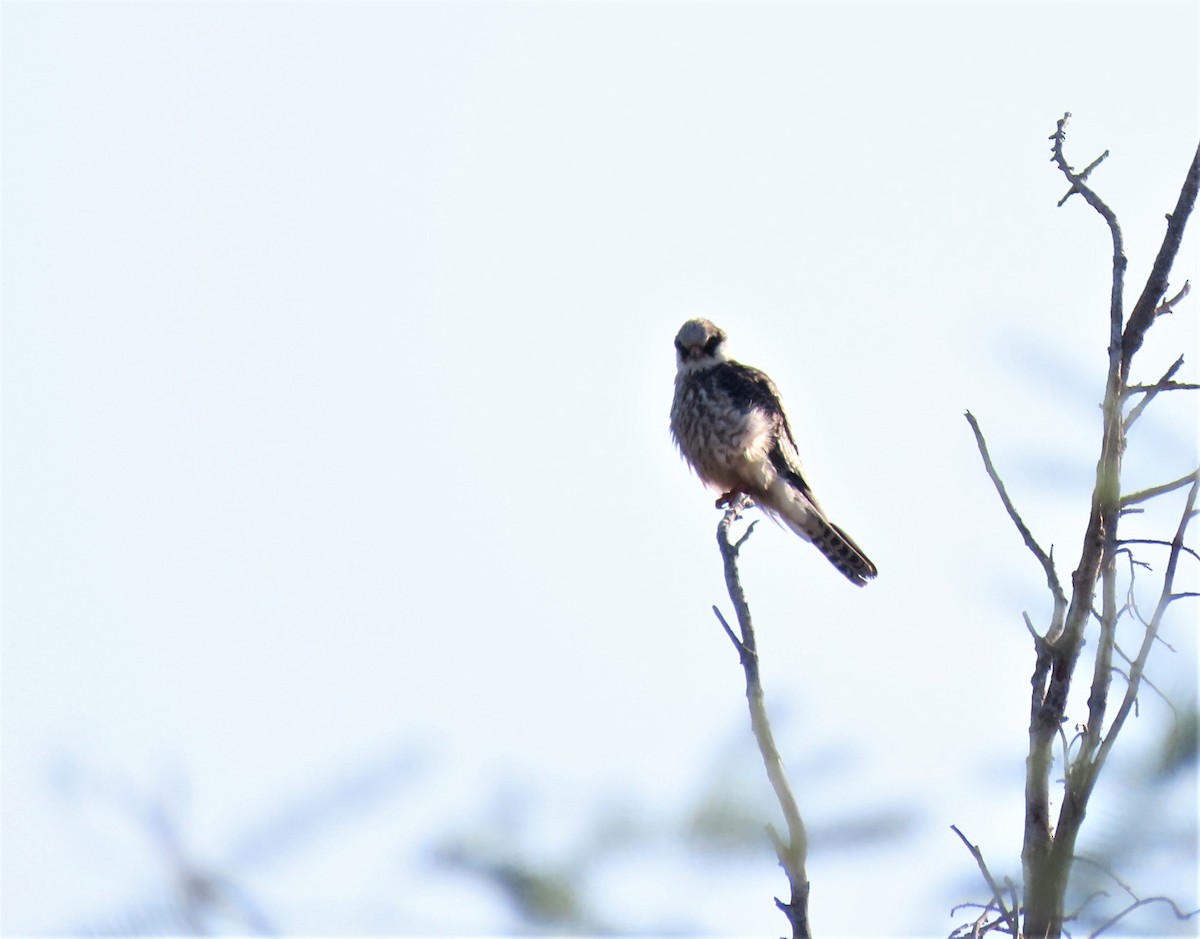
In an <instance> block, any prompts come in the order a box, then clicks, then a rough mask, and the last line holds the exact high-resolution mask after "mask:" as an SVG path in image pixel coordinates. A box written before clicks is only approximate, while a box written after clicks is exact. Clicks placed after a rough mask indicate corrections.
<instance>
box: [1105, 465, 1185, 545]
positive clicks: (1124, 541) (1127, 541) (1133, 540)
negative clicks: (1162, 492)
mask: <svg viewBox="0 0 1200 939" xmlns="http://www.w3.org/2000/svg"><path fill="white" fill-rule="evenodd" d="M1195 478H1196V477H1195V476H1193V477H1192V480H1195ZM1120 543H1121V544H1123V545H1125V544H1156V545H1159V546H1160V547H1163V548H1171V549H1172V550H1173V551H1174V550H1176V548H1175V542H1173V541H1163V540H1162V539H1161V538H1122V539H1121V541H1120ZM1178 550H1179V551H1182V552H1183V553H1184V554H1190V555H1191V556H1192V557H1194V558H1195V559H1196V560H1198V561H1200V553H1198V552H1197V551H1196V550H1195V549H1193V548H1189V547H1188V546H1187V545H1185V544H1181V545H1180V546H1179V548H1178Z"/></svg>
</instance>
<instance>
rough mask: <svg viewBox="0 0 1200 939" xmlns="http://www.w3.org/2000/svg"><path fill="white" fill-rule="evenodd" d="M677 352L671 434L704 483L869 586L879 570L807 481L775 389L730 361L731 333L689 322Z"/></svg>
mask: <svg viewBox="0 0 1200 939" xmlns="http://www.w3.org/2000/svg"><path fill="white" fill-rule="evenodd" d="M675 352H676V357H677V359H678V362H679V369H678V371H677V372H676V375H675V400H674V402H673V403H672V405H671V434H672V436H674V438H675V443H676V444H677V445H678V446H679V450H680V452H681V453H682V454H683V456H684V458H685V459H686V460H687V461H688V463H690V464H691V465H692V468H693V469H694V470H695V471H696V472H697V474H699V476H700V478H701V479H702V480H704V482H706V483H707V484H709V485H710V486H714V487H716V488H717V489H719V490H720V491H721V492H723V493H724V495H723V496H722V498H721V499H720V500H719V501H718V502H717V505H723V504H725V503H727V502H728V500H730V499H732V498H733V497H735V496H737V495H739V494H742V495H746V496H748V497H749V498H750V499H751V500H753V501H754V503H755V504H757V505H758V506H759V507H760V508H762V509H764V510H765V511H766V512H768V513H769V514H770V515H772V516H773V517H775V518H776V519H778V520H780V521H782V522H783V524H785V525H787V527H788V528H790V529H791V530H792V531H794V532H795V533H796V534H797V535H799V536H800V537H801V538H803V539H804V540H805V541H811V542H812V543H813V544H814V545H816V546H817V549H818V550H819V551H820V552H821V553H822V554H823V555H825V557H827V558H828V559H829V560H830V562H831V563H832V564H833V566H834V567H836V568H837V569H838V570H839V571H841V572H842V573H843V574H845V575H846V577H847V578H849V580H850V582H851V583H853V584H857V585H858V586H859V587H861V586H863V585H864V584H866V582H867V581H868V580H870V579H871V578H872V577H874V576H875V574H876V573H877V571H876V570H875V565H874V564H872V563H871V561H870V559H869V558H868V557H867V556H866V555H865V554H864V553H863V551H862V549H861V548H860V547H859V546H858V545H856V544H855V543H854V540H853V539H852V538H851V537H850V536H849V535H847V534H846V533H845V532H844V531H842V530H841V529H840V528H838V527H837V525H835V524H833V522H831V521H830V520H829V518H828V516H826V514H825V510H824V509H822V508H821V504H820V503H819V502H818V501H817V497H816V496H814V495H813V492H812V490H811V489H810V488H809V486H808V483H807V482H806V481H805V479H804V471H803V470H802V469H801V466H800V457H799V455H798V454H797V453H796V440H795V438H794V437H793V436H792V429H791V427H789V426H788V422H787V416H786V415H785V414H784V413H783V403H782V402H781V401H780V400H779V390H778V389H777V388H776V387H775V383H774V382H773V381H771V379H770V378H768V377H767V376H766V375H764V374H763V373H762V372H760V371H759V370H758V369H755V368H751V367H750V366H748V365H742V364H741V363H740V362H735V361H733V360H732V359H730V358H729V357H728V356H727V355H726V352H725V333H724V332H723V331H722V330H721V329H719V328H718V327H717V326H715V325H714V324H713V323H710V322H709V321H708V320H703V319H695V320H688V321H687V322H686V323H684V324H683V327H682V328H681V329H680V330H679V335H677V336H676V337H675Z"/></svg>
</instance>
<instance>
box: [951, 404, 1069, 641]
mask: <svg viewBox="0 0 1200 939" xmlns="http://www.w3.org/2000/svg"><path fill="white" fill-rule="evenodd" d="M965 416H966V418H967V423H968V424H970V425H971V430H972V431H973V432H974V434H975V443H976V445H977V446H978V447H979V455H980V456H981V457H983V468H984V469H985V470H986V471H987V474H988V478H989V479H991V481H992V485H993V486H995V487H996V492H997V493H998V494H999V496H1000V501H1001V502H1003V503H1004V510H1005V511H1006V512H1007V513H1008V517H1009V518H1010V519H1012V521H1013V524H1014V525H1016V526H1017V531H1018V532H1020V534H1021V538H1022V540H1024V542H1025V546H1026V547H1027V548H1029V550H1030V551H1032V552H1033V556H1034V557H1035V558H1037V559H1038V563H1039V564H1041V565H1042V570H1043V571H1045V573H1046V586H1047V587H1049V588H1050V594H1051V596H1053V597H1054V615H1053V617H1052V618H1051V620H1050V628H1049V629H1048V630H1047V631H1046V638H1047V639H1048V640H1049V641H1051V642H1052V641H1053V640H1054V637H1055V636H1057V635H1058V634H1059V632H1061V630H1062V623H1063V617H1064V616H1065V614H1066V611H1067V596H1066V594H1065V593H1063V588H1062V584H1061V583H1060V582H1059V579H1058V572H1057V571H1056V570H1055V569H1054V558H1053V557H1051V556H1050V555H1049V554H1047V553H1046V552H1045V551H1043V550H1042V546H1041V545H1039V544H1038V543H1037V540H1036V539H1035V538H1034V537H1033V533H1032V532H1031V531H1030V530H1029V526H1028V525H1026V524H1025V522H1024V520H1023V519H1022V518H1021V515H1020V513H1019V512H1017V508H1016V506H1015V505H1013V502H1012V499H1010V498H1009V496H1008V490H1007V489H1005V487H1004V482H1003V481H1002V480H1001V479H1000V474H999V473H997V472H996V467H995V466H994V465H993V464H992V457H991V455H990V454H989V453H988V447H987V441H986V440H984V438H983V431H982V430H980V429H979V422H978V421H977V420H975V415H974V414H972V413H971V412H970V411H967V412H966V415H965ZM1027 622H1028V620H1027Z"/></svg>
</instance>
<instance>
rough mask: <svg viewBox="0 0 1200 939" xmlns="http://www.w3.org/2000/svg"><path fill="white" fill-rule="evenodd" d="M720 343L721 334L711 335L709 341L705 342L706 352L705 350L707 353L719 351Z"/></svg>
mask: <svg viewBox="0 0 1200 939" xmlns="http://www.w3.org/2000/svg"><path fill="white" fill-rule="evenodd" d="M720 344H721V337H720V336H711V337H710V338H709V340H708V342H706V343H705V344H704V352H705V354H706V355H712V354H713V353H715V352H716V351H717V346H719V345H720Z"/></svg>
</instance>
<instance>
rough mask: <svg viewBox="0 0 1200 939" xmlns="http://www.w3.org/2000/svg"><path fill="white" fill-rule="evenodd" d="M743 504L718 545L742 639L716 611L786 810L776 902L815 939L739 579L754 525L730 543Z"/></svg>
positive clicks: (732, 511) (792, 804)
mask: <svg viewBox="0 0 1200 939" xmlns="http://www.w3.org/2000/svg"><path fill="white" fill-rule="evenodd" d="M741 508H742V505H741V502H740V500H737V501H735V502H734V503H733V504H731V505H730V506H729V507H728V508H727V509H726V510H725V514H724V515H723V516H722V518H721V522H720V524H719V525H718V526H717V545H718V546H719V547H720V549H721V560H722V563H723V564H724V567H725V586H726V588H727V589H728V590H729V599H730V601H731V602H732V603H733V609H734V613H736V614H737V621H738V627H739V630H740V631H741V637H740V638H739V637H738V636H737V635H736V634H735V633H734V631H733V629H732V628H731V627H730V625H729V623H727V622H726V621H725V617H724V616H722V615H721V611H720V610H719V609H717V608H716V607H715V606H714V607H713V613H715V614H716V616H717V619H718V620H719V621H720V623H721V626H722V628H723V629H724V630H725V634H726V635H727V636H728V637H729V639H730V641H732V642H733V646H734V648H735V649H737V652H738V658H739V659H740V660H741V663H742V670H743V671H744V672H745V673H746V701H747V702H748V704H749V706H750V726H751V728H752V729H753V731H754V739H755V741H756V742H757V743H758V751H759V753H760V754H761V755H762V761H763V766H764V767H766V770H767V778H768V779H769V780H770V781H771V788H772V789H774V790H775V798H776V799H778V800H779V807H780V809H781V810H782V811H783V818H784V821H785V822H786V823H787V831H788V837H787V840H786V841H785V840H784V839H783V838H782V837H781V836H780V835H779V833H778V832H777V831H776V830H775V828H774V826H771V825H768V826H767V833H768V834H769V835H770V836H771V841H772V842H773V843H774V845H775V853H776V854H777V855H778V857H779V864H780V866H781V867H782V868H783V871H784V873H785V874H786V875H787V879H788V886H789V887H790V897H789V899H788V901H787V902H786V903H785V902H784V901H782V900H780V899H778V898H777V899H776V900H775V905H776V906H778V907H779V909H780V910H781V911H782V912H783V914H784V916H786V917H787V918H788V922H789V923H790V924H791V926H792V939H811V936H812V932H811V929H810V926H809V922H808V890H809V883H808V874H807V872H806V870H805V865H806V863H807V860H808V831H807V829H806V828H805V827H804V819H803V818H801V816H800V808H799V806H798V805H797V804H796V797H795V796H794V795H793V794H792V787H791V784H790V783H789V782H788V778H787V773H786V772H785V770H784V768H783V759H782V758H781V757H780V755H779V750H778V748H777V747H776V746H775V735H774V734H773V733H772V732H771V723H770V721H769V720H768V719H767V708H766V703H765V701H764V699H763V690H762V681H761V679H760V677H759V671H758V643H757V641H756V639H755V637H754V624H753V622H752V620H751V619H750V607H749V605H748V604H747V603H746V595H745V593H744V592H743V590H742V583H741V579H740V578H739V576H738V568H737V559H738V552H739V551H740V550H741V547H742V545H743V544H745V543H746V539H747V538H749V537H750V532H751V531H752V530H753V528H754V526H753V525H751V526H750V528H749V529H747V530H746V532H745V534H743V535H742V536H741V538H739V539H737V540H736V541H730V539H729V527H730V525H732V524H733V522H734V521H735V520H736V519H737V518H738V515H739V514H740V512H741Z"/></svg>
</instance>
